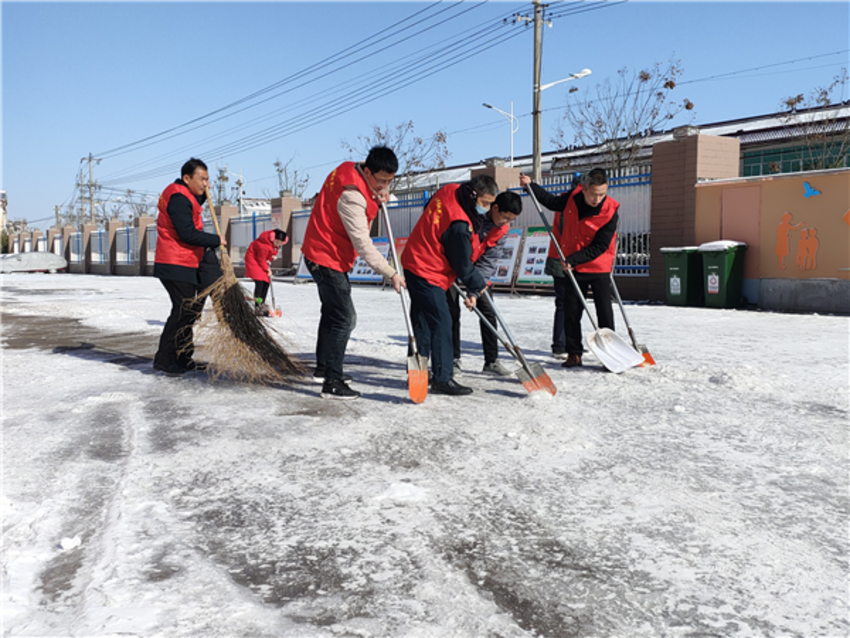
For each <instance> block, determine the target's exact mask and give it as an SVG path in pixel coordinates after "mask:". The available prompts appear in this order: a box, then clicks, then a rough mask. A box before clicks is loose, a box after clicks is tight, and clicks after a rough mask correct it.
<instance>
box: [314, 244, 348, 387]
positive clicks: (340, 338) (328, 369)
mask: <svg viewBox="0 0 850 638" xmlns="http://www.w3.org/2000/svg"><path fill="white" fill-rule="evenodd" d="M305 262H306V263H307V268H308V269H309V270H310V274H311V275H312V276H313V281H315V282H316V287H317V288H318V290H319V300H320V301H321V302H322V310H321V318H320V319H319V336H318V339H317V340H316V370H317V372H321V371H324V377H325V381H334V380H338V379H342V361H343V359H344V358H345V349H346V348H347V347H348V338H349V337H350V336H351V332H352V331H353V330H354V327H355V326H356V325H357V313H356V312H355V310H354V303H353V302H352V301H351V283H350V282H349V281H348V273H345V272H339V271H338V270H333V269H331V268H327V267H325V266H320V265H319V264H315V263H313V262H312V261H310V260H309V259H306V258H305Z"/></svg>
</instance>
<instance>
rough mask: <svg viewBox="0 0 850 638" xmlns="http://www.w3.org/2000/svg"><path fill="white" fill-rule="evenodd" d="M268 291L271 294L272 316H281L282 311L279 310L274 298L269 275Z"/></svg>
mask: <svg viewBox="0 0 850 638" xmlns="http://www.w3.org/2000/svg"><path fill="white" fill-rule="evenodd" d="M269 292H270V293H271V294H272V316H273V317H281V316H283V313H282V312H281V311H280V308H278V306H277V302H276V301H275V300H274V282H273V281H272V278H271V276H269Z"/></svg>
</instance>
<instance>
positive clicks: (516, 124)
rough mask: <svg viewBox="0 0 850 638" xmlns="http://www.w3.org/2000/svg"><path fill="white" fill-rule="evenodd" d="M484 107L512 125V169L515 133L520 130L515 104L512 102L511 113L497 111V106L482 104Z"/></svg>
mask: <svg viewBox="0 0 850 638" xmlns="http://www.w3.org/2000/svg"><path fill="white" fill-rule="evenodd" d="M482 106H485V107H487V108H488V109H493V110H494V111H496V112H497V113H501V114H502V115H504V116H505V117H506V118H508V122H510V123H511V168H513V167H514V133H516V132H517V131H518V130H519V120H518V119H517V118H515V117H514V103H513V102H511V112H510V113H505V112H504V111H503V110H502V109H497V108H496V107H495V106H491V105H490V104H487V103H486V102H484V103H482Z"/></svg>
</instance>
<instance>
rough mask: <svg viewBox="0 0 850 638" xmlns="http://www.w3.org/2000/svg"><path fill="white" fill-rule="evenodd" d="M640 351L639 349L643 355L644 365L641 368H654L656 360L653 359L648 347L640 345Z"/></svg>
mask: <svg viewBox="0 0 850 638" xmlns="http://www.w3.org/2000/svg"><path fill="white" fill-rule="evenodd" d="M638 349H639V351H640V353H641V354H642V355H643V363H641V364H640V367H641V368H642V367H643V366H654V365H655V359H653V358H652V355H651V354H649V350H647V349H646V346H644V345H638Z"/></svg>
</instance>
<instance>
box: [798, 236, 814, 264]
mask: <svg viewBox="0 0 850 638" xmlns="http://www.w3.org/2000/svg"><path fill="white" fill-rule="evenodd" d="M817 234H818V230H817V228H803V229H802V230H800V241H799V242H797V266H799V267H800V270H814V269H815V268H817V267H818V238H817Z"/></svg>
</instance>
